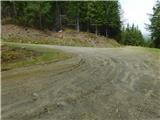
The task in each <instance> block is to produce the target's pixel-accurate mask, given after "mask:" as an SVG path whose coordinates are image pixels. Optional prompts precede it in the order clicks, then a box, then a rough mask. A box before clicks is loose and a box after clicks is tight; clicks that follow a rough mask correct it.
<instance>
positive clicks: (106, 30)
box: [106, 27, 108, 37]
mask: <svg viewBox="0 0 160 120" xmlns="http://www.w3.org/2000/svg"><path fill="white" fill-rule="evenodd" d="M106 37H108V31H107V27H106Z"/></svg>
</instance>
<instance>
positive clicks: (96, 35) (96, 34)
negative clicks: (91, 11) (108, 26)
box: [95, 24, 98, 36]
mask: <svg viewBox="0 0 160 120" xmlns="http://www.w3.org/2000/svg"><path fill="white" fill-rule="evenodd" d="M95 33H96V36H97V35H98V26H97V24H96V31H95Z"/></svg>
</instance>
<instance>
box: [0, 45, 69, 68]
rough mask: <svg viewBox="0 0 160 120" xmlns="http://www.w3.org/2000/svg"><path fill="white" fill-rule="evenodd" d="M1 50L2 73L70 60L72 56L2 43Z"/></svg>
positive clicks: (45, 49)
mask: <svg viewBox="0 0 160 120" xmlns="http://www.w3.org/2000/svg"><path fill="white" fill-rule="evenodd" d="M1 50H2V55H1V61H2V63H1V65H2V71H5V70H9V69H13V68H19V67H25V66H30V65H36V64H47V63H50V62H57V61H60V60H64V59H68V58H71V56H72V55H71V54H66V53H64V52H61V51H58V50H55V49H49V48H44V47H43V48H42V47H38V46H28V45H19V44H8V43H3V44H2V46H1Z"/></svg>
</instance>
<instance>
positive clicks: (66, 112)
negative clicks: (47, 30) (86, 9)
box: [2, 45, 160, 120]
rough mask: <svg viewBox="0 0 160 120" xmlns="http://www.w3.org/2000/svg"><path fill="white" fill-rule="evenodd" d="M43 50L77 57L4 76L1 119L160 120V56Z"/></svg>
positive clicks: (121, 51) (99, 50)
mask: <svg viewBox="0 0 160 120" xmlns="http://www.w3.org/2000/svg"><path fill="white" fill-rule="evenodd" d="M43 46H44V47H50V48H56V49H59V50H63V51H65V52H69V53H74V54H76V55H77V56H76V57H74V58H72V59H68V60H65V61H61V62H57V63H51V64H46V65H35V66H31V67H25V68H19V69H14V70H9V71H4V72H2V119H3V120H160V74H159V73H160V69H159V65H160V59H159V56H158V55H157V56H155V55H152V54H151V53H149V52H146V51H144V50H141V49H137V48H134V47H124V48H84V47H62V46H47V45H43Z"/></svg>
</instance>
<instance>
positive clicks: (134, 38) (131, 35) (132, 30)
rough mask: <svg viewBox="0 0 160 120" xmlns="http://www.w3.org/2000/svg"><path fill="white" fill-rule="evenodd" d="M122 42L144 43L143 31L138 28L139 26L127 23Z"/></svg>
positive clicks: (127, 43) (130, 43)
mask: <svg viewBox="0 0 160 120" xmlns="http://www.w3.org/2000/svg"><path fill="white" fill-rule="evenodd" d="M121 43H123V44H125V45H135V46H138V45H141V46H143V45H144V38H143V35H142V33H141V31H140V30H139V29H138V26H137V27H135V25H134V24H133V25H132V26H129V24H128V25H127V27H126V28H125V27H123V28H122V39H121Z"/></svg>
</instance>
